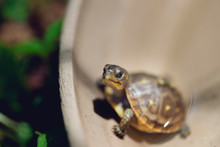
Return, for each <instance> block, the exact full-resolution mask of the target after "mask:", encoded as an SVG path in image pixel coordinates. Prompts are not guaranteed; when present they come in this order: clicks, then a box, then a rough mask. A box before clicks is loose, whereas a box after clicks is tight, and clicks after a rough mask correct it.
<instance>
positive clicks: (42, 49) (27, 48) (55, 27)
mask: <svg viewBox="0 0 220 147" xmlns="http://www.w3.org/2000/svg"><path fill="white" fill-rule="evenodd" d="M61 28H62V21H61V20H57V21H55V22H54V23H53V24H51V25H50V26H49V27H48V28H47V30H46V32H45V34H44V36H43V39H41V40H40V39H37V38H36V39H32V40H29V41H27V42H22V43H18V44H16V45H14V46H11V47H12V48H13V50H14V52H15V53H16V54H25V55H38V56H48V55H49V54H50V53H51V52H53V51H54V49H56V41H57V40H58V39H59V36H60V33H61Z"/></svg>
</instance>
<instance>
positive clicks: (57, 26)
mask: <svg viewBox="0 0 220 147" xmlns="http://www.w3.org/2000/svg"><path fill="white" fill-rule="evenodd" d="M61 28H62V20H57V21H55V22H54V23H53V24H51V25H50V26H49V27H48V28H47V30H46V32H45V34H44V38H43V41H44V44H45V46H46V47H47V49H48V52H51V51H52V50H53V49H55V47H54V46H55V41H56V40H58V39H59V36H60V33H61Z"/></svg>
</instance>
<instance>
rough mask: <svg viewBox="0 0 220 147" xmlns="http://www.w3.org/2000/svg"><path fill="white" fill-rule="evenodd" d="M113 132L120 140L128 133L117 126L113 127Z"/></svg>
mask: <svg viewBox="0 0 220 147" xmlns="http://www.w3.org/2000/svg"><path fill="white" fill-rule="evenodd" d="M113 132H114V133H115V135H116V136H118V137H119V138H123V137H124V135H125V134H126V131H123V130H121V129H120V127H119V125H115V126H114V127H113Z"/></svg>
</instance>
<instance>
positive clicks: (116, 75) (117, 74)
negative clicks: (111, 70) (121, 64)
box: [115, 71, 124, 80]
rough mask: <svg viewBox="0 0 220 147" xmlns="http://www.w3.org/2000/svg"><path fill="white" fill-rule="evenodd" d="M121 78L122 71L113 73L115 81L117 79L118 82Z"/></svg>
mask: <svg viewBox="0 0 220 147" xmlns="http://www.w3.org/2000/svg"><path fill="white" fill-rule="evenodd" d="M123 76H124V73H123V71H119V72H116V73H115V78H116V79H119V80H120V79H121V78H122V77H123Z"/></svg>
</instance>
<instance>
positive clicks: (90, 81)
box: [60, 0, 220, 147]
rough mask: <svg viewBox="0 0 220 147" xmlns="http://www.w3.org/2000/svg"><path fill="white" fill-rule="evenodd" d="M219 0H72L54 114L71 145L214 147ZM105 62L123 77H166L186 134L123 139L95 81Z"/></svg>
mask: <svg viewBox="0 0 220 147" xmlns="http://www.w3.org/2000/svg"><path fill="white" fill-rule="evenodd" d="M219 6H220V1H216V0H210V1H205V0H202V1H198V0H195V1H191V0H184V1H181V0H176V1H171V0H159V1H150V0H121V1H118V0H111V1H109V0H93V1H89V0H85V1H82V0H72V1H70V3H69V6H68V11H67V14H66V19H65V23H64V27H63V34H62V38H61V50H60V90H61V97H62V104H61V105H62V110H63V116H64V121H65V125H66V130H67V133H68V136H69V141H70V144H71V145H72V146H76V147H79V146H91V147H108V146H112V147H118V146H126V147H134V146H145V147H152V146H161V147H172V146H175V147H185V146H193V147H217V146H220V140H219V139H220V127H219V124H220V115H219V112H220V107H219V104H220V90H219V89H220V58H219V55H220V29H219V26H220V17H219V13H220V9H219ZM106 63H110V64H118V65H121V66H122V67H124V68H125V69H127V70H128V71H129V72H135V71H145V72H149V73H153V74H156V75H166V76H168V77H170V78H172V79H173V80H174V81H175V83H176V85H177V86H178V87H179V89H181V91H182V93H183V95H184V97H185V99H189V98H190V97H193V105H192V109H191V111H190V113H189V116H188V119H187V122H186V123H187V125H188V126H189V128H190V130H191V134H190V135H189V136H188V137H187V138H185V139H183V138H181V137H180V135H179V134H178V133H176V134H172V135H169V136H167V135H161V134H147V133H141V132H138V131H136V130H135V129H133V128H131V129H130V130H129V132H128V135H127V136H125V137H124V139H119V138H118V137H116V136H115V135H114V134H113V133H112V127H113V125H114V124H116V123H117V121H116V120H117V119H113V118H115V114H114V112H113V111H112V110H111V108H110V107H109V105H108V104H106V103H105V101H104V96H103V94H102V92H101V91H100V90H99V89H98V88H97V85H96V81H97V80H98V79H99V78H100V77H101V75H102V70H103V66H104V65H105V64H106Z"/></svg>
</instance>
